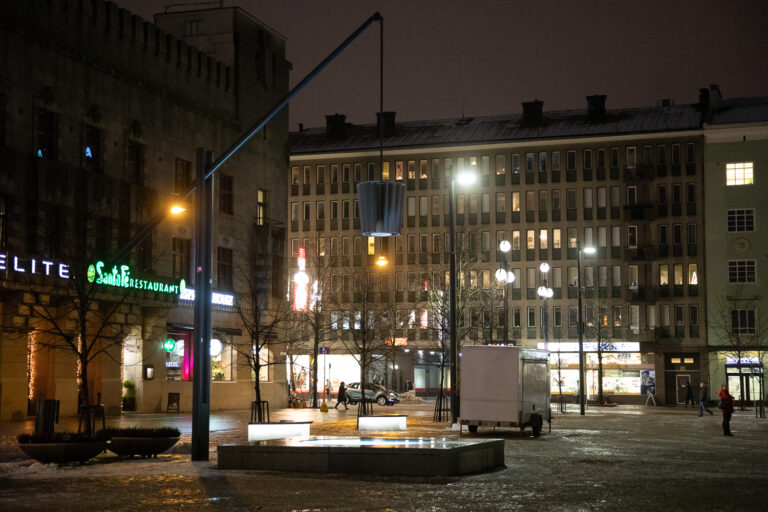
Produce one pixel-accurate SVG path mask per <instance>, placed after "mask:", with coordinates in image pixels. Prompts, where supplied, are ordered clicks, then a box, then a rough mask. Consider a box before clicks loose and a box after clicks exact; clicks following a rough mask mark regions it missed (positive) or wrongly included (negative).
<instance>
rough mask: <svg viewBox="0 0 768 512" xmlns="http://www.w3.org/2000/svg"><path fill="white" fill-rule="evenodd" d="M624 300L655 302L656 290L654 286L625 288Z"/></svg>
mask: <svg viewBox="0 0 768 512" xmlns="http://www.w3.org/2000/svg"><path fill="white" fill-rule="evenodd" d="M624 300H626V301H627V302H654V301H656V290H654V288H653V287H652V286H638V287H635V288H631V287H630V288H627V289H625V290H624Z"/></svg>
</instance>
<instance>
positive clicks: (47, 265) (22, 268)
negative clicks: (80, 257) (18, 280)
mask: <svg viewBox="0 0 768 512" xmlns="http://www.w3.org/2000/svg"><path fill="white" fill-rule="evenodd" d="M0 270H9V271H11V272H16V273H18V274H24V273H29V274H39V275H44V276H58V277H60V278H61V279H69V265H67V264H66V263H55V262H53V261H50V260H46V259H39V258H28V259H26V260H25V259H23V258H20V257H18V256H15V255H11V254H8V253H0Z"/></svg>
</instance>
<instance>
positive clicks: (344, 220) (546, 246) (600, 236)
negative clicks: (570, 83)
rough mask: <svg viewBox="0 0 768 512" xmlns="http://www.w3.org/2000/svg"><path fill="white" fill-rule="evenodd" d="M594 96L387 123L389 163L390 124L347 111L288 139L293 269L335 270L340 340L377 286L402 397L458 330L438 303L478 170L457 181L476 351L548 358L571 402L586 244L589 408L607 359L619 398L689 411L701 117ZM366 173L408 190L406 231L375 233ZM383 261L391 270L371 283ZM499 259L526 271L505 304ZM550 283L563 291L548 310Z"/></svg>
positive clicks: (465, 192)
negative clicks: (526, 351)
mask: <svg viewBox="0 0 768 512" xmlns="http://www.w3.org/2000/svg"><path fill="white" fill-rule="evenodd" d="M587 100H588V101H587V105H586V108H585V109H580V110H578V109H577V110H567V111H557V112H545V111H544V110H543V103H542V102H540V101H533V102H528V103H524V104H523V113H522V114H514V115H497V116H491V117H478V118H461V119H446V120H427V121H413V122H402V123H399V122H395V113H391V112H390V113H385V114H384V116H383V120H382V123H381V126H382V129H383V130H384V134H385V137H384V142H383V148H384V157H383V166H382V168H380V167H379V139H378V130H377V126H378V124H367V125H351V124H349V123H346V121H345V117H344V116H343V115H333V116H327V126H326V127H325V128H313V129H305V130H302V131H299V132H295V133H292V134H291V159H290V160H291V170H292V178H291V180H292V181H291V185H290V189H289V196H290V197H289V202H290V226H289V233H288V238H289V239H290V243H291V257H295V256H296V253H297V250H298V248H299V247H304V248H306V250H307V252H308V253H309V252H312V251H314V252H315V253H316V254H317V256H319V257H320V258H321V260H322V261H321V264H322V265H326V266H328V272H329V273H330V281H331V283H332V284H331V286H330V288H329V289H330V290H335V292H333V293H332V295H333V297H334V298H333V300H332V301H331V302H332V303H334V304H336V306H335V308H336V309H337V310H338V311H339V313H338V316H337V318H339V319H340V325H339V328H340V330H341V331H342V333H343V332H344V331H345V330H349V329H354V328H355V326H354V325H351V322H348V321H345V319H354V318H356V317H358V316H360V314H359V311H357V310H358V309H359V308H358V306H357V305H356V301H355V299H354V297H355V292H356V291H357V290H358V289H359V286H360V284H361V283H364V282H365V281H366V279H369V280H372V281H373V282H374V284H375V287H376V290H377V291H379V292H380V295H379V296H378V297H379V299H378V300H379V304H380V305H379V306H378V307H379V308H380V309H381V310H382V311H383V310H386V309H388V308H390V309H391V306H388V304H395V306H394V307H395V309H396V311H395V312H394V314H389V315H385V314H382V315H380V317H381V318H382V325H381V326H379V327H386V326H385V325H383V324H384V323H386V324H387V325H390V326H391V325H394V333H393V334H392V335H391V338H392V339H391V340H390V344H389V347H393V346H394V347H396V349H393V350H392V351H393V352H394V357H389V362H388V363H387V364H388V366H387V371H386V374H387V375H386V379H385V380H386V381H387V382H389V383H390V384H391V385H392V386H393V387H395V388H401V389H404V387H405V383H406V382H407V381H408V380H411V379H413V380H414V381H415V384H416V388H417V390H418V391H419V392H421V393H426V394H430V393H434V392H435V388H437V387H438V386H439V380H438V379H439V374H440V372H439V369H438V368H439V364H440V358H441V357H445V354H444V352H443V351H441V349H440V348H439V347H440V340H441V339H444V336H446V333H445V332H444V331H443V332H441V329H440V328H439V327H436V326H440V325H444V324H445V319H444V313H441V312H440V311H436V310H435V308H434V307H432V306H431V305H430V297H431V296H433V294H434V293H435V292H439V291H440V290H446V289H447V287H446V284H447V272H448V250H449V238H448V233H449V227H448V226H449V223H448V219H449V216H448V212H449V204H448V200H449V184H450V179H451V176H452V173H453V172H454V171H456V170H462V169H464V168H472V169H474V172H476V173H477V174H478V175H479V181H478V184H477V185H474V186H473V187H471V188H467V189H462V188H460V186H459V185H458V184H457V185H456V223H457V228H456V230H457V234H458V236H459V241H458V242H457V245H458V247H459V249H457V254H458V255H459V259H460V260H462V261H463V264H462V265H460V269H459V284H462V283H463V286H465V287H466V289H468V290H475V291H476V292H477V293H475V294H474V295H473V297H475V298H474V299H472V300H469V301H468V302H467V303H466V305H465V306H464V311H463V312H461V311H460V315H459V316H460V318H459V325H460V326H463V327H462V332H463V333H465V334H464V336H463V337H464V338H465V339H464V341H463V343H489V342H494V343H496V342H502V343H503V342H512V343H515V344H521V345H526V346H537V345H538V346H548V347H549V349H550V350H551V351H552V352H553V353H554V355H553V360H552V362H553V363H552V364H553V379H555V380H553V392H557V390H558V387H557V380H560V381H562V383H563V392H564V393H575V392H576V389H577V388H578V384H577V381H578V372H577V368H578V357H577V354H576V351H577V339H578V335H577V318H578V314H577V297H578V290H579V287H578V282H577V274H578V269H577V261H578V249H577V247H578V244H579V243H580V244H581V247H587V246H593V247H594V248H596V254H594V255H593V256H590V255H587V254H582V256H583V258H582V269H581V270H582V273H583V277H582V282H583V287H582V292H583V307H584V322H585V332H584V334H585V341H586V351H587V356H586V367H587V372H586V374H587V375H586V388H587V390H588V392H589V395H590V398H592V397H595V396H597V394H598V393H597V386H598V382H599V380H600V379H599V376H598V367H599V364H598V351H599V352H600V356H601V358H602V360H603V373H602V383H603V389H604V393H605V394H606V395H609V396H610V397H611V399H612V400H615V401H620V402H621V401H624V402H634V403H644V401H645V399H646V396H645V395H646V394H647V392H648V391H649V390H651V391H652V390H653V389H654V388H655V394H656V399H657V401H660V402H662V403H671V404H674V403H678V402H680V401H681V400H683V401H684V395H682V396H681V395H680V394H679V393H680V389H678V383H679V382H681V379H680V378H678V377H679V376H680V375H685V376H687V377H688V378H690V379H691V380H692V381H693V382H694V385H698V381H699V380H700V379H706V360H707V343H706V339H707V333H706V331H705V325H704V318H705V308H706V302H705V299H704V297H705V287H704V283H705V279H704V277H705V276H704V275H703V274H704V250H703V245H702V244H703V241H704V226H703V223H702V219H703V202H702V201H703V190H702V184H703V173H702V170H703V167H702V146H703V141H704V139H703V136H702V129H701V121H702V108H703V106H702V105H679V106H678V105H672V104H670V102H669V101H661V102H659V105H658V106H655V107H648V108H629V109H620V110H609V109H606V103H605V102H606V98H605V96H590V97H588V98H587ZM370 179H383V180H401V181H402V182H403V183H404V184H405V185H406V200H405V211H404V228H403V232H402V234H401V235H400V236H399V237H396V238H393V239H368V240H365V239H363V238H362V237H361V232H360V230H359V205H358V199H357V195H356V193H355V189H356V184H357V183H359V182H361V181H366V180H370ZM462 239H463V242H462V241H461V240H462ZM503 240H507V241H509V242H510V244H511V250H510V251H509V252H508V253H506V254H505V253H503V252H501V251H500V250H499V249H498V248H499V244H500V242H502V241H503ZM380 255H384V256H386V258H387V259H388V261H389V262H390V265H389V266H388V267H386V269H385V270H378V271H374V270H373V269H375V268H376V267H374V266H373V263H374V261H375V260H376V259H377V258H378V257H379V256H380ZM310 259H311V257H310V256H309V255H307V261H309V260H310ZM545 262H546V263H548V265H549V271H548V272H546V273H544V272H542V271H541V270H540V265H541V264H542V263H545ZM502 265H507V267H508V269H509V270H510V271H511V272H512V273H513V274H514V276H515V280H514V282H513V283H511V284H507V285H506V292H505V293H506V294H507V300H506V301H504V300H502V289H501V285H499V284H497V282H496V279H495V278H494V275H495V273H496V271H497V270H498V269H499V268H500V267H501V266H502ZM369 276H372V277H369ZM542 285H546V287H548V288H551V289H552V292H553V293H552V298H550V299H549V300H548V301H547V302H546V303H545V302H544V301H543V300H542V299H541V298H540V296H539V295H538V293H537V289H538V288H539V287H540V286H542ZM505 304H506V307H505ZM460 307H461V306H460ZM545 307H546V310H545ZM382 331H383V332H382V336H389V335H388V334H384V333H385V332H389V329H386V328H383V329H382ZM547 339H548V340H549V343H548V344H547V342H546V340H547ZM334 340H336V341H334ZM392 340H395V341H392ZM597 340H600V343H598V342H597ZM327 345H329V346H330V347H331V349H330V351H331V356H330V358H331V361H335V362H334V364H333V365H334V367H336V366H337V365H340V366H341V365H345V364H347V365H348V366H350V365H351V366H354V365H353V364H348V363H344V362H343V358H344V357H348V356H344V355H343V354H344V352H345V348H344V345H343V344H342V343H341V342H340V341H338V337H336V338H334V339H331V337H330V336H329V341H328V343H327ZM598 347H599V349H598ZM558 352H559V353H558ZM334 357H336V359H334ZM558 361H559V365H558ZM557 366H560V377H559V378H556V377H555V375H556V373H557V372H556V368H557ZM336 375H338V373H337V374H336ZM373 379H374V380H376V377H373ZM342 380H343V379H342Z"/></svg>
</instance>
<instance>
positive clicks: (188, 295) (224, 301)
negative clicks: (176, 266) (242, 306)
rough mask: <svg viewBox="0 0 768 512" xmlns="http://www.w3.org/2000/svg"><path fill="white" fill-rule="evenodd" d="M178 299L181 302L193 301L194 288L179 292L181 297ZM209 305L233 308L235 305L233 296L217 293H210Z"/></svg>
mask: <svg viewBox="0 0 768 512" xmlns="http://www.w3.org/2000/svg"><path fill="white" fill-rule="evenodd" d="M179 298H180V299H181V300H191V301H194V300H195V289H194V288H187V289H185V290H184V291H183V292H181V295H179ZM211 304H217V305H219V306H230V307H231V306H234V305H235V296H234V295H230V294H228V293H219V292H211Z"/></svg>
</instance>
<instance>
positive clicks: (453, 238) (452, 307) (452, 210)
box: [448, 170, 477, 424]
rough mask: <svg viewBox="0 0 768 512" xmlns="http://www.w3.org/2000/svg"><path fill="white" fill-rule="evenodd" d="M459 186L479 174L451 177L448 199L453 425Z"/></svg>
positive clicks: (455, 408)
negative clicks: (457, 197) (457, 192)
mask: <svg viewBox="0 0 768 512" xmlns="http://www.w3.org/2000/svg"><path fill="white" fill-rule="evenodd" d="M457 181H458V182H459V185H462V186H467V185H471V184H473V183H474V182H475V181H477V174H476V173H475V172H472V171H467V170H462V171H460V172H459V173H458V174H453V175H452V176H451V196H450V198H449V199H448V203H449V204H448V208H449V210H450V211H449V212H448V213H449V216H450V218H451V219H450V238H451V261H450V268H449V271H448V293H449V295H450V296H449V301H450V302H449V304H450V306H449V307H450V316H449V318H448V323H449V326H448V327H449V329H450V330H451V340H450V341H451V424H454V423H456V422H457V421H458V419H459V404H458V395H457V393H456V391H457V390H456V385H457V382H458V376H457V372H456V368H457V365H458V362H459V354H458V351H459V348H458V347H459V343H458V340H457V338H456V207H455V203H456V182H457Z"/></svg>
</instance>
